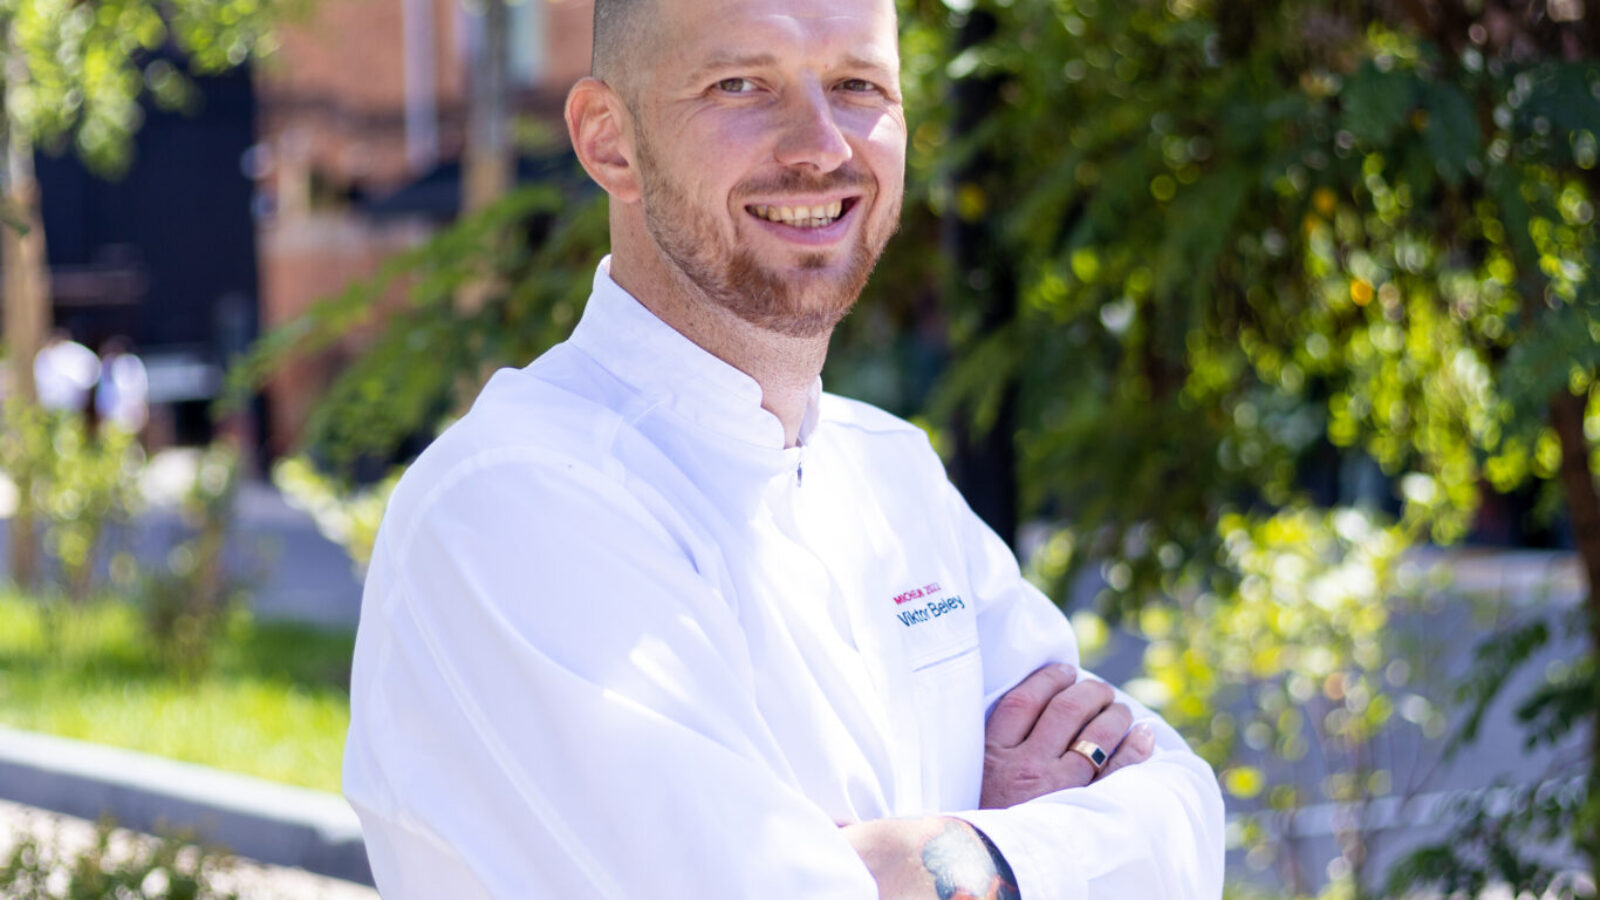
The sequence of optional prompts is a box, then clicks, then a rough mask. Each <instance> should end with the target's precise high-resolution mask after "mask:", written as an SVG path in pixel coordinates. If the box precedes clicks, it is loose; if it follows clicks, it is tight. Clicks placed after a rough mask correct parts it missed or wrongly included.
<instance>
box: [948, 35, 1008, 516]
mask: <svg viewBox="0 0 1600 900" xmlns="http://www.w3.org/2000/svg"><path fill="white" fill-rule="evenodd" d="M996 27H997V24H996V22H995V18H994V16H993V15H991V14H990V13H988V12H986V11H984V10H981V9H974V10H972V11H971V12H970V13H968V16H967V21H966V23H965V24H964V25H963V26H962V28H961V32H960V36H959V40H958V44H959V46H958V48H957V49H958V52H959V50H962V49H966V48H968V47H974V46H977V45H979V44H981V43H983V42H984V41H986V40H988V39H989V37H990V36H991V35H993V34H994V31H995V29H996ZM952 99H953V101H954V104H955V116H954V122H953V123H952V127H953V129H954V131H955V133H956V134H971V133H973V131H975V130H976V129H977V127H978V124H979V123H981V122H982V121H983V119H984V117H985V116H986V115H988V114H989V112H990V111H992V110H993V109H994V108H995V106H996V105H997V104H999V103H1000V102H1001V101H1000V82H999V81H998V80H997V79H992V78H988V79H967V80H963V81H961V82H958V83H957V84H956V87H955V91H954V97H953V98H952ZM954 180H955V183H956V185H957V186H958V189H959V188H960V187H961V186H967V185H970V186H975V187H977V188H978V189H979V190H980V191H982V192H983V194H984V196H986V197H987V198H988V199H989V202H991V203H999V202H1001V200H1002V198H1004V197H1006V196H1007V194H1006V193H1004V189H1003V188H1002V187H1000V180H1001V176H1000V174H999V173H998V172H997V171H996V166H995V164H994V160H993V159H992V158H991V156H990V154H988V153H977V154H974V155H973V158H972V160H971V161H970V162H969V163H968V164H967V165H965V166H963V167H962V168H961V170H960V171H958V172H956V173H955V174H954ZM986 224H987V223H986V221H985V217H984V216H981V215H979V216H974V217H971V218H966V217H963V216H962V215H961V211H960V210H959V209H958V210H956V211H955V212H954V213H952V214H951V215H950V216H949V218H948V219H947V220H946V224H945V229H946V231H945V235H944V240H945V244H946V246H947V247H948V249H949V252H950V258H951V259H953V260H954V261H955V272H954V282H955V283H954V284H952V285H951V286H950V290H951V292H952V293H953V294H954V295H955V297H954V298H952V299H955V298H959V297H961V296H962V295H971V297H970V301H971V302H972V303H973V304H974V305H976V306H977V307H978V308H979V309H981V310H982V311H983V313H982V318H981V320H980V324H979V328H978V334H977V335H975V336H974V338H973V340H974V341H981V340H983V339H984V338H986V337H988V336H990V335H992V334H994V333H995V332H996V331H997V330H999V329H1000V328H1003V327H1004V326H1005V325H1006V323H1007V322H1010V321H1011V320H1012V318H1014V317H1015V316H1016V313H1017V288H1016V275H1015V269H1014V267H1015V262H1014V260H1012V259H1011V258H1010V256H1009V255H1007V254H1006V253H1005V248H1004V247H1003V246H1001V245H1000V242H999V241H997V240H995V237H994V235H993V234H992V233H991V232H990V230H989V228H987V227H986ZM971 412H972V411H971V410H970V409H963V410H960V411H959V412H958V413H957V419H956V422H955V423H954V433H955V459H954V460H952V464H951V472H950V475H951V478H952V479H953V480H954V481H955V483H956V485H957V486H958V487H959V488H960V489H961V493H962V495H963V496H964V497H965V498H966V500H967V503H968V504H970V505H971V506H972V511H973V512H975V513H977V514H978V516H979V518H981V519H983V520H984V521H985V522H987V523H988V524H989V527H990V528H993V529H994V530H995V532H996V533H998V534H999V535H1000V537H1002V538H1004V539H1005V541H1006V542H1007V543H1008V544H1011V545H1012V546H1016V539H1017V524H1018V523H1017V462H1016V447H1015V445H1014V441H1015V438H1016V430H1017V387H1016V383H1015V382H1014V381H1013V382H1011V383H1009V384H1007V385H1006V387H1005V389H1004V392H1003V393H1002V395H1001V399H1000V409H999V414H998V415H997V416H996V417H995V421H994V425H993V427H991V428H990V429H988V430H987V431H985V432H982V433H979V432H977V431H976V430H975V429H974V428H973V426H972V423H971Z"/></svg>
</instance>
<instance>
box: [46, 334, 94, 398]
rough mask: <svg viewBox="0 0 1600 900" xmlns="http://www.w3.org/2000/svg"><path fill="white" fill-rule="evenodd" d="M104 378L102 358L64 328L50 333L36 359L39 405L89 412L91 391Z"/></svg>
mask: <svg viewBox="0 0 1600 900" xmlns="http://www.w3.org/2000/svg"><path fill="white" fill-rule="evenodd" d="M99 378H100V357H98V356H96V355H95V353H94V351H93V350H90V349H89V348H88V347H85V346H84V345H82V344H80V343H78V342H77V341H75V340H73V339H72V335H71V334H70V333H68V332H67V331H66V329H63V328H57V329H55V330H54V331H52V332H50V337H49V338H47V339H46V340H45V343H44V346H43V347H41V348H40V349H39V353H38V355H37V356H35V357H34V358H33V380H34V384H35V385H36V389H37V390H38V392H39V405H40V406H42V407H44V408H45V409H49V410H63V411H68V412H75V413H78V414H80V415H87V414H88V412H89V408H90V407H89V399H90V394H91V393H92V392H93V391H94V387H95V383H96V382H97V381H98V380H99Z"/></svg>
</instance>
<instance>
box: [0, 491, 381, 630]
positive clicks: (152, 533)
mask: <svg viewBox="0 0 1600 900" xmlns="http://www.w3.org/2000/svg"><path fill="white" fill-rule="evenodd" d="M234 511H235V515H236V517H237V518H236V520H235V527H234V531H233V534H232V536H231V537H230V539H229V550H228V555H229V563H230V566H229V567H230V569H231V570H232V571H233V572H235V573H236V574H238V575H239V576H240V577H243V578H245V579H246V580H247V582H248V583H249V585H250V587H251V591H250V595H251V601H250V602H251V606H252V608H253V609H254V610H255V611H256V613H257V615H260V616H262V617H264V618H287V619H298V620H301V621H306V622H314V623H317V624H321V625H330V626H336V627H341V628H354V627H355V624H356V620H357V618H358V617H359V615H360V612H361V582H360V580H359V578H358V576H357V574H356V572H355V570H354V568H353V567H352V566H351V564H350V558H349V557H348V556H346V555H345V552H344V549H343V548H341V547H340V546H339V545H337V544H335V543H333V542H332V541H330V540H328V539H327V538H325V537H323V536H322V535H321V534H320V533H319V532H318V531H317V526H316V524H315V523H314V522H313V521H312V519H311V516H309V515H308V514H306V513H304V512H301V511H300V510H297V509H294V508H293V507H291V506H290V505H289V504H288V502H286V501H285V500H284V498H283V496H282V495H281V494H279V493H278V491H277V489H275V488H274V487H272V485H270V484H268V483H266V482H264V481H247V482H245V483H244V484H243V485H241V486H240V488H239V494H238V499H237V500H236V502H235V506H234ZM9 527H10V520H9V519H7V518H0V582H3V581H5V580H6V577H7V575H8V574H9V573H8V571H7V569H8V567H9V556H10V553H9V551H8V550H6V549H5V548H8V547H9V546H10V543H9ZM186 533H187V532H186V530H185V528H184V525H183V522H182V520H181V519H180V518H179V515H178V511H177V508H176V507H175V506H173V505H172V504H170V503H161V502H156V503H152V504H151V507H150V508H149V509H147V510H146V511H145V512H144V513H142V514H141V515H140V516H139V518H138V520H137V521H136V522H135V524H134V527H133V528H132V529H130V533H129V535H128V537H127V540H128V543H129V544H130V545H131V548H132V550H133V551H134V554H135V556H137V557H138V558H139V560H140V562H141V563H142V564H143V565H145V566H147V567H155V566H160V565H161V564H162V562H163V560H164V559H165V557H166V554H167V552H168V550H170V549H171V548H172V546H173V545H174V544H176V543H177V542H178V541H180V540H182V539H183V537H184V536H185V534H186Z"/></svg>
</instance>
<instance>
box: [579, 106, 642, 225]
mask: <svg viewBox="0 0 1600 900" xmlns="http://www.w3.org/2000/svg"><path fill="white" fill-rule="evenodd" d="M627 115H628V109H627V105H626V104H624V103H623V102H622V97H621V96H619V95H618V94H617V92H616V91H615V90H614V89H613V88H612V87H611V85H609V84H606V83H605V82H604V81H601V80H600V79H598V78H581V79H579V80H578V83H577V84H575V85H573V86H572V90H571V91H568V92H567V134H568V135H569V136H570V137H571V138H572V149H573V152H575V153H577V154H578V162H580V163H583V168H584V171H586V172H588V173H589V177H590V178H593V179H594V180H595V183H596V184H598V185H600V187H601V188H603V189H604V190H605V192H606V193H607V194H610V195H611V199H612V200H614V201H618V202H621V203H633V202H635V201H637V200H638V199H639V195H640V188H639V170H638V169H637V168H636V167H635V166H634V164H633V159H632V157H633V150H632V147H631V146H629V137H630V136H629V135H628V134H627V131H628V128H627V125H628V123H627V121H626V117H627Z"/></svg>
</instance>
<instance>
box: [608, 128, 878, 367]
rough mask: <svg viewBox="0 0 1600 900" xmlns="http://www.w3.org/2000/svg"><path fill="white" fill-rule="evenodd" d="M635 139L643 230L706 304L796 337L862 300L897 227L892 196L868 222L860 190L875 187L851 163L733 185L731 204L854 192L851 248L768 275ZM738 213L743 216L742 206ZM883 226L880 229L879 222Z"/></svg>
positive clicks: (804, 258)
mask: <svg viewBox="0 0 1600 900" xmlns="http://www.w3.org/2000/svg"><path fill="white" fill-rule="evenodd" d="M635 121H637V117H636V118H635ZM636 135H637V142H638V155H639V159H638V163H639V179H640V186H641V189H642V194H643V197H642V203H643V208H644V220H645V228H646V229H647V230H648V231H649V232H650V236H651V238H652V239H654V241H655V243H656V246H657V247H658V248H659V249H660V251H661V253H662V255H663V256H664V257H666V260H667V262H668V263H669V264H670V265H669V268H673V269H676V270H677V271H678V272H679V273H680V275H681V277H682V279H683V280H684V281H687V282H688V286H690V287H692V288H693V289H694V291H695V292H697V293H699V294H700V295H701V296H703V297H704V298H705V299H706V300H708V301H709V302H711V303H713V304H716V305H717V306H721V307H722V308H724V309H726V310H728V311H729V312H731V313H733V314H734V315H736V316H738V317H739V318H741V319H743V320H744V321H746V322H748V323H750V324H751V325H754V326H756V327H758V328H762V329H765V330H767V331H772V332H776V333H778V334H783V335H787V336H789V337H796V338H811V337H818V336H821V335H826V334H828V333H830V332H831V331H832V330H833V328H834V326H835V325H838V324H839V321H840V320H841V319H843V318H844V317H845V314H846V313H848V312H849V311H850V308H851V307H852V306H854V305H855V302H856V298H858V297H860V296H861V290H862V288H864V287H866V285H867V278H868V277H869V276H871V274H872V269H873V267H874V266H875V265H877V262H878V257H879V256H880V255H881V254H882V253H883V248H884V245H885V244H887V243H888V241H889V237H890V236H891V235H893V234H894V231H895V229H896V228H898V227H899V221H900V200H899V197H898V196H895V197H894V198H893V199H892V201H891V202H892V203H893V207H892V208H891V209H888V210H885V211H883V212H885V213H887V215H884V216H882V217H881V218H879V219H877V220H874V219H873V218H871V214H872V213H873V212H875V211H874V210H869V209H867V208H865V204H866V202H867V200H868V197H869V194H868V193H867V191H866V190H864V189H867V188H871V187H872V186H873V185H874V182H873V179H872V178H871V176H869V175H868V174H867V173H866V172H865V171H863V170H862V169H861V168H859V167H858V166H857V165H856V164H855V163H854V162H853V161H852V162H848V163H846V164H845V165H844V166H843V167H841V168H839V169H835V170H834V171H832V172H829V173H826V174H824V175H807V174H805V173H803V172H800V171H798V170H793V169H790V170H785V171H784V172H783V173H782V174H780V175H778V176H775V177H772V178H769V179H765V180H762V181H748V182H745V183H743V184H740V185H739V186H737V187H736V188H734V190H733V194H732V196H733V197H734V199H735V201H737V199H738V198H740V197H760V196H773V195H783V194H796V193H828V192H833V191H839V190H841V189H855V191H856V192H857V193H858V194H859V197H858V199H857V201H856V205H857V206H860V207H862V208H861V209H858V210H856V213H857V214H858V215H862V216H864V217H866V220H865V221H863V222H861V223H860V224H859V225H858V226H857V228H856V235H857V236H856V240H855V244H854V246H852V247H849V248H835V249H832V250H830V251H828V252H825V253H824V252H814V253H803V254H801V255H800V256H799V258H798V267H799V271H798V272H790V273H783V272H778V271H774V270H773V269H771V268H769V267H767V266H765V265H763V264H762V262H761V261H760V260H758V259H757V258H756V254H755V253H754V252H753V251H752V250H751V248H750V247H748V246H742V247H734V246H730V245H729V242H728V241H727V240H726V239H725V238H724V237H723V232H722V230H721V229H719V228H718V227H717V223H716V221H715V220H714V218H713V217H712V215H711V214H709V213H706V212H703V211H701V210H700V209H699V208H697V207H696V206H695V205H694V204H693V203H692V202H690V199H689V197H688V195H687V193H685V191H684V190H683V188H682V187H681V186H680V185H679V184H678V183H676V182H675V181H673V180H672V179H671V178H670V177H669V176H668V175H667V174H666V173H665V171H664V170H663V168H662V167H661V166H660V165H659V164H658V162H657V161H656V157H655V154H654V153H653V152H652V151H651V145H650V140H649V138H648V137H647V136H646V134H645V132H644V129H643V128H642V127H640V128H638V130H637V131H636ZM871 196H873V197H874V198H875V200H882V199H883V197H882V196H881V195H871ZM738 208H739V210H740V212H741V213H742V214H746V215H748V213H745V212H744V207H743V204H739V207H738ZM885 222H886V223H887V225H884V224H882V223H885ZM875 226H876V229H875ZM875 230H876V231H877V232H879V233H874V231H875ZM839 253H847V254H848V255H849V258H848V260H847V261H846V263H845V265H844V266H843V268H841V269H839V270H838V271H837V272H835V273H832V274H830V273H829V272H828V271H827V269H828V268H829V265H830V263H831V262H832V260H833V258H834V257H835V256H836V255H837V254H839Z"/></svg>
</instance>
